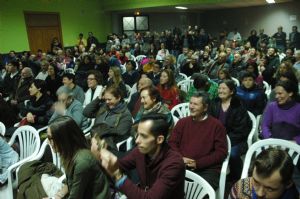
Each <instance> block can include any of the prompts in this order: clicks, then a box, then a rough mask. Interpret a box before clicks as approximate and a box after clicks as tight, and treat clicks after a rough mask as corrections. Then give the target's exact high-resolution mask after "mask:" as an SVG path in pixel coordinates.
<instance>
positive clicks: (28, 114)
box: [26, 112, 34, 123]
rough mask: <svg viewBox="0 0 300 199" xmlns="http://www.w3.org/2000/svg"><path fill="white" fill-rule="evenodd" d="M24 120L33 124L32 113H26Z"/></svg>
mask: <svg viewBox="0 0 300 199" xmlns="http://www.w3.org/2000/svg"><path fill="white" fill-rule="evenodd" d="M26 119H27V121H28V122H29V123H34V115H32V113H30V112H29V113H27V115H26Z"/></svg>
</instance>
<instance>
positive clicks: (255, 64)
mask: <svg viewBox="0 0 300 199" xmlns="http://www.w3.org/2000/svg"><path fill="white" fill-rule="evenodd" d="M249 66H253V68H254V71H253V72H254V75H255V78H256V77H257V76H258V67H257V63H256V62H255V61H247V65H246V69H247V68H248V67H249Z"/></svg>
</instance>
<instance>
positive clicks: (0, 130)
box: [0, 122, 6, 136]
mask: <svg viewBox="0 0 300 199" xmlns="http://www.w3.org/2000/svg"><path fill="white" fill-rule="evenodd" d="M5 132H6V128H5V125H4V124H3V123H2V122H0V134H1V135H2V136H4V135H5Z"/></svg>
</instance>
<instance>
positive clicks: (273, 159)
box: [228, 148, 299, 199]
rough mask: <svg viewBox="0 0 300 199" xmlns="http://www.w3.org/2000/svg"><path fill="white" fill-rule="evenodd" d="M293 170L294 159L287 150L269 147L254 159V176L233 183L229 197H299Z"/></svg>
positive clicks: (263, 198) (282, 198) (254, 198)
mask: <svg viewBox="0 0 300 199" xmlns="http://www.w3.org/2000/svg"><path fill="white" fill-rule="evenodd" d="M293 170H294V164H293V160H292V158H291V157H290V156H289V154H288V153H287V152H286V151H284V150H280V149H276V148H268V149H266V150H264V151H262V152H261V153H260V154H259V155H258V156H257V157H256V159H255V160H254V164H253V170H252V176H251V177H248V178H245V179H241V180H239V181H238V182H237V183H235V184H234V185H233V187H232V189H231V192H230V195H229V198H228V199H238V198H249V199H250V198H251V199H260V198H262V199H298V198H299V194H298V191H297V189H296V187H295V185H294V183H293V180H292V175H293Z"/></svg>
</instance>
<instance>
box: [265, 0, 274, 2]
mask: <svg viewBox="0 0 300 199" xmlns="http://www.w3.org/2000/svg"><path fill="white" fill-rule="evenodd" d="M266 2H267V3H275V0H266Z"/></svg>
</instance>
